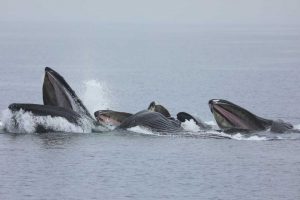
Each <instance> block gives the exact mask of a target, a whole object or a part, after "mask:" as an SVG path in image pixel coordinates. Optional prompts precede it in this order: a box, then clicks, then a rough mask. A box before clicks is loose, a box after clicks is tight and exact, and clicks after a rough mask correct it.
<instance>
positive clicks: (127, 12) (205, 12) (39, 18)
mask: <svg viewBox="0 0 300 200" xmlns="http://www.w3.org/2000/svg"><path fill="white" fill-rule="evenodd" d="M0 19H1V21H5V22H10V21H21V22H103V23H154V24H159V23H162V24H163V23H169V24H189V23H193V24H199V23H202V24H203V23H204V24H293V25H295V24H299V23H300V20H299V19H300V1H299V0H273V1H270V0H253V1H241V0H223V1H219V0H209V1H208V0H187V1H182V0H152V1H140V0H127V1H120V0H111V1H103V0H97V1H96V0H90V1H84V0H73V1H70V0H52V1H39V0H27V1H19V0H10V1H3V0H2V1H1V2H0Z"/></svg>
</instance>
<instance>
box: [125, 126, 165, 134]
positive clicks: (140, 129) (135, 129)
mask: <svg viewBox="0 0 300 200" xmlns="http://www.w3.org/2000/svg"><path fill="white" fill-rule="evenodd" d="M127 130H128V131H132V132H135V133H141V134H145V135H159V134H157V133H155V132H152V131H151V130H150V129H148V128H146V127H143V126H135V127H132V128H128V129H127Z"/></svg>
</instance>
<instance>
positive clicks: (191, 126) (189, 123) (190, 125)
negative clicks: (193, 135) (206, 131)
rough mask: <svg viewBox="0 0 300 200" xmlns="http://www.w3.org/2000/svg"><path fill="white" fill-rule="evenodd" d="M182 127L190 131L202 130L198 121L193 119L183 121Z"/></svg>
mask: <svg viewBox="0 0 300 200" xmlns="http://www.w3.org/2000/svg"><path fill="white" fill-rule="evenodd" d="M181 127H182V128H183V129H184V130H185V131H189V132H199V131H200V127H199V126H198V125H197V124H196V122H195V121H194V120H193V119H191V120H185V121H184V122H183V123H181Z"/></svg>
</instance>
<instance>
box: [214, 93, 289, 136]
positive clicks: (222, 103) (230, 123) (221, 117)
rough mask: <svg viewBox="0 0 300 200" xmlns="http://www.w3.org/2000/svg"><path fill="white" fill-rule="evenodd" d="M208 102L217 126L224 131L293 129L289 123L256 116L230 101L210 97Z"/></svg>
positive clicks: (280, 130) (278, 131)
mask: <svg viewBox="0 0 300 200" xmlns="http://www.w3.org/2000/svg"><path fill="white" fill-rule="evenodd" d="M208 104H209V107H210V110H211V112H212V114H213V115H214V118H215V120H216V122H217V124H218V126H219V127H220V128H221V130H222V131H224V132H228V133H236V132H246V133H247V132H257V131H265V130H267V129H270V131H271V132H275V133H284V132H288V131H291V130H292V129H293V125H292V124H290V123H287V122H284V121H282V120H276V121H275V120H270V119H265V118H262V117H258V116H256V115H254V114H252V113H251V112H249V111H248V110H246V109H244V108H242V107H240V106H238V105H236V104H234V103H232V102H230V101H226V100H223V99H212V100H210V101H209V102H208Z"/></svg>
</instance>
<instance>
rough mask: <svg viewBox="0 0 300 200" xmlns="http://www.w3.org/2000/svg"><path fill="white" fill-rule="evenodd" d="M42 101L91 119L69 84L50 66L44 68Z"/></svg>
mask: <svg viewBox="0 0 300 200" xmlns="http://www.w3.org/2000/svg"><path fill="white" fill-rule="evenodd" d="M43 101H44V105H51V106H59V107H63V108H65V109H69V110H73V111H75V112H77V113H79V114H81V115H84V116H87V117H89V118H91V119H93V117H92V116H91V114H90V113H89V111H88V110H87V108H86V107H85V106H84V105H83V103H82V101H81V100H80V99H79V98H78V96H77V95H76V93H75V92H74V90H73V89H72V88H71V87H70V85H69V84H68V83H67V82H66V81H65V79H64V78H63V77H62V76H61V75H60V74H58V73H57V72H56V71H54V70H53V69H51V68H50V67H46V68H45V77H44V83H43Z"/></svg>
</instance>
